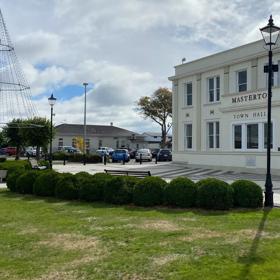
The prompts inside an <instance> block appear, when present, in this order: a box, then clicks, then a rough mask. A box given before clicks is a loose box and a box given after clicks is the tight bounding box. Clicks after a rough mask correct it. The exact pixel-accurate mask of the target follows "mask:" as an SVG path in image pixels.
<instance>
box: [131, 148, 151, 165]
mask: <svg viewBox="0 0 280 280" xmlns="http://www.w3.org/2000/svg"><path fill="white" fill-rule="evenodd" d="M140 158H142V160H147V161H152V158H153V156H152V153H151V150H150V149H140V150H138V151H137V152H136V156H135V161H136V162H138V161H140Z"/></svg>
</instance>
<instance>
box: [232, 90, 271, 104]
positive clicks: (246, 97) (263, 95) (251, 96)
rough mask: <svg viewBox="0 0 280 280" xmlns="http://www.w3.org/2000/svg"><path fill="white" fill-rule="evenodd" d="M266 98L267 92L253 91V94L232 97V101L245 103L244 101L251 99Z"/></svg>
mask: <svg viewBox="0 0 280 280" xmlns="http://www.w3.org/2000/svg"><path fill="white" fill-rule="evenodd" d="M266 98H267V93H266V92H262V93H252V94H247V95H242V96H237V97H232V103H235V104H238V103H244V102H249V101H254V100H263V99H266Z"/></svg>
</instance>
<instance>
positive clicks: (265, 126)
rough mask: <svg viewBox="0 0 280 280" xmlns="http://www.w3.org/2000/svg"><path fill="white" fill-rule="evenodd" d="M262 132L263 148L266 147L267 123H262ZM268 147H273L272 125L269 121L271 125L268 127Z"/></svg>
mask: <svg viewBox="0 0 280 280" xmlns="http://www.w3.org/2000/svg"><path fill="white" fill-rule="evenodd" d="M263 130H264V133H263V137H264V139H263V143H264V145H263V146H264V149H266V148H267V131H268V130H267V123H264V127H263ZM270 147H271V148H273V125H272V123H271V127H270Z"/></svg>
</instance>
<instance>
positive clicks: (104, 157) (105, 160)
mask: <svg viewBox="0 0 280 280" xmlns="http://www.w3.org/2000/svg"><path fill="white" fill-rule="evenodd" d="M103 162H104V165H106V164H107V156H106V154H104V156H103Z"/></svg>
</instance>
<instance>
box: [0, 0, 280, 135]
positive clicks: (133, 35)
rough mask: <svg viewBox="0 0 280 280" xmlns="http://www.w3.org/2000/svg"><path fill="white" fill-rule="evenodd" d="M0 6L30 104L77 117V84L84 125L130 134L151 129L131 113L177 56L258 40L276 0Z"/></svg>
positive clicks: (110, 0)
mask: <svg viewBox="0 0 280 280" xmlns="http://www.w3.org/2000/svg"><path fill="white" fill-rule="evenodd" d="M0 4H1V6H0V7H1V10H2V13H3V16H4V18H5V21H6V24H7V28H8V30H9V33H10V35H11V39H12V41H13V43H14V46H15V50H16V52H17V56H18V58H19V60H20V62H21V65H22V68H23V70H24V73H25V76H26V78H27V80H28V81H29V83H30V86H31V89H32V94H33V96H34V103H35V105H36V106H37V109H38V111H39V114H40V115H41V116H48V115H49V105H48V102H47V98H48V97H49V96H50V94H51V93H52V92H53V93H54V95H55V96H56V97H57V104H56V105H55V108H54V110H55V111H56V116H55V122H56V123H61V122H65V121H67V122H70V123H82V121H83V90H84V89H83V86H82V84H83V82H88V83H90V84H92V85H93V84H94V88H93V89H92V90H89V92H88V111H87V118H88V123H92V124H108V125H109V124H110V122H114V124H115V125H117V126H120V127H124V128H127V129H130V130H134V131H136V132H143V131H152V130H154V131H159V130H160V127H159V126H157V125H155V124H154V123H153V122H152V121H149V120H143V119H142V117H141V116H139V115H138V114H137V112H136V111H135V107H136V102H137V100H138V99H139V98H140V97H141V96H144V95H151V94H152V93H153V92H154V91H155V90H156V89H157V88H159V87H169V88H171V83H170V82H169V81H168V76H172V75H173V74H174V68H173V66H174V65H177V64H179V63H180V62H181V59H182V58H183V57H185V58H186V61H191V60H194V59H197V58H200V57H203V56H206V55H210V54H212V53H215V52H219V51H223V50H225V49H229V48H233V47H236V46H238V45H242V44H245V43H249V42H252V41H255V40H259V39H261V34H260V32H259V28H260V27H262V26H264V25H265V24H266V23H267V20H268V18H269V15H270V14H271V13H272V14H273V17H274V19H275V23H276V24H278V25H280V2H279V1H267V0H264V1H253V0H247V1H242V0H232V1H225V0H213V1H207V0H200V1H196V0H176V1H174V0H161V1H158V0H106V1H100V0H83V1H82V4H81V1H78V0H40V1H38V0H25V1H22V0H9V1H6V0H0Z"/></svg>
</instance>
